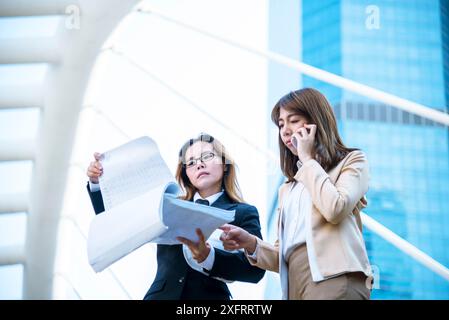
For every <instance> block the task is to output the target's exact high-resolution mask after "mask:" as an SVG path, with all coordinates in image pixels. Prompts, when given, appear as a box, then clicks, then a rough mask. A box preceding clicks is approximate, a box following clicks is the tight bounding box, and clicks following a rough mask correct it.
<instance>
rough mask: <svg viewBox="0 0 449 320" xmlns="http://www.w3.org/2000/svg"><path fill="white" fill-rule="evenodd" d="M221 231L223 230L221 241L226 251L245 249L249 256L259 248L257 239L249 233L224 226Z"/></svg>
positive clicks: (230, 225)
mask: <svg viewBox="0 0 449 320" xmlns="http://www.w3.org/2000/svg"><path fill="white" fill-rule="evenodd" d="M219 229H221V230H223V233H222V234H221V236H220V240H221V241H222V242H223V247H224V248H225V249H226V250H231V251H232V250H238V249H241V248H243V249H245V250H246V251H247V252H248V253H249V254H253V253H254V251H255V250H256V246H257V237H256V236H254V235H252V234H251V233H249V232H248V231H246V230H244V229H242V228H240V227H237V226H234V225H232V224H224V225H222V226H221V227H220V228H219Z"/></svg>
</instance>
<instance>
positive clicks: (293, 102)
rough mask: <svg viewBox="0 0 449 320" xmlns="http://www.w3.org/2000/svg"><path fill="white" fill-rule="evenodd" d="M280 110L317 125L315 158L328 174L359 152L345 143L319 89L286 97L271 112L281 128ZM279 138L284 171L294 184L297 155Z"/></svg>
mask: <svg viewBox="0 0 449 320" xmlns="http://www.w3.org/2000/svg"><path fill="white" fill-rule="evenodd" d="M281 108H283V109H284V110H287V111H289V112H292V113H294V114H297V115H300V116H303V117H305V118H306V119H307V123H309V124H315V125H316V126H317V129H316V134H315V145H314V150H313V152H314V154H312V157H313V158H314V159H315V160H316V161H318V163H319V164H320V165H321V166H322V167H323V169H324V170H325V171H329V170H330V169H332V168H334V167H335V166H336V165H337V164H338V163H339V162H340V161H341V160H342V159H343V158H344V157H345V156H346V155H347V154H348V153H349V152H351V151H354V150H357V149H353V148H348V147H346V146H345V145H344V144H343V142H342V140H341V138H340V135H339V133H338V129H337V121H336V119H335V115H334V112H333V110H332V107H331V106H330V104H329V102H328V101H327V99H326V97H325V96H324V95H323V94H322V93H321V92H319V91H318V90H316V89H312V88H304V89H301V90H296V91H292V92H290V93H288V94H286V95H285V96H283V97H282V98H281V99H280V100H279V101H278V102H277V103H276V105H275V106H274V108H273V110H272V111H271V120H272V121H273V122H274V123H275V124H276V126H278V128H279V116H280V110H281ZM278 139H279V151H280V162H281V169H282V172H283V173H284V175H285V176H286V177H287V178H288V182H292V181H294V177H295V174H296V172H297V171H298V167H297V166H296V163H297V161H298V156H295V155H294V154H293V153H292V152H291V151H290V150H289V149H288V148H287V147H286V146H285V145H284V142H282V138H281V135H280V134H279V137H278Z"/></svg>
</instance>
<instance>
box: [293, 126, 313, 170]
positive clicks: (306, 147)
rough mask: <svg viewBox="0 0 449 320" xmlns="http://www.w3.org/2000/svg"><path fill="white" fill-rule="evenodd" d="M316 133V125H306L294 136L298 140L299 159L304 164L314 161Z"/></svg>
mask: <svg viewBox="0 0 449 320" xmlns="http://www.w3.org/2000/svg"><path fill="white" fill-rule="evenodd" d="M308 130H310V131H308ZM315 133H316V125H315V124H305V125H304V127H301V128H299V130H298V132H296V133H294V134H293V136H294V137H295V138H296V143H297V144H296V151H297V152H298V158H299V160H300V161H301V162H302V163H304V162H306V161H307V160H310V159H313V157H312V154H313V147H314V143H315Z"/></svg>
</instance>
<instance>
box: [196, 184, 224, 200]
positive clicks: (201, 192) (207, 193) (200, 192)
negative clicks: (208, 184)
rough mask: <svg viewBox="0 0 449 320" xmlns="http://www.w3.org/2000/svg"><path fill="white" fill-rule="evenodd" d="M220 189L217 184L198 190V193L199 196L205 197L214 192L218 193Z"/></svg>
mask: <svg viewBox="0 0 449 320" xmlns="http://www.w3.org/2000/svg"><path fill="white" fill-rule="evenodd" d="M220 191H221V187H220V186H218V187H214V188H209V189H204V190H198V193H199V195H200V196H201V198H203V199H206V198H208V197H210V196H212V195H214V194H216V193H219V192H220Z"/></svg>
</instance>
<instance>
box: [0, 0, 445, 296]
mask: <svg viewBox="0 0 449 320" xmlns="http://www.w3.org/2000/svg"><path fill="white" fill-rule="evenodd" d="M113 2H114V4H111V0H108V1H107V0H99V1H95V3H93V2H92V1H83V0H78V1H63V0H41V1H28V0H18V1H4V2H2V3H1V4H0V17H1V18H0V299H22V298H25V299H50V298H53V299H141V298H142V297H143V295H144V294H145V292H146V290H147V289H148V287H149V285H150V284H151V282H152V280H153V278H154V275H155V270H156V260H155V246H154V245H151V244H149V245H146V246H144V247H142V248H140V249H139V250H137V251H135V252H133V253H132V254H130V255H128V256H127V257H125V258H124V259H122V260H120V261H119V262H117V263H116V264H114V265H113V266H111V267H110V268H108V269H107V270H105V271H103V272H102V273H99V274H95V273H94V272H93V271H92V269H91V267H90V266H89V264H88V262H87V253H86V235H87V232H88V228H89V223H90V221H91V219H92V218H93V210H92V208H91V206H90V201H89V198H88V195H87V192H86V190H85V184H86V181H87V179H86V176H85V171H86V168H87V165H88V164H89V162H90V161H91V158H92V153H93V152H94V151H99V152H102V151H106V150H108V149H110V148H112V147H115V146H117V145H119V144H121V143H124V142H126V141H128V140H129V139H133V138H137V137H139V136H142V135H149V136H151V137H152V138H154V139H155V140H156V142H157V143H158V145H159V148H160V151H161V154H162V156H163V157H164V159H165V160H166V162H167V164H168V166H169V167H170V168H171V169H172V170H173V171H174V169H175V166H176V161H177V152H178V148H179V146H181V145H182V143H183V142H184V141H185V140H186V139H187V138H190V137H191V136H196V135H197V134H198V133H199V132H208V133H210V134H212V135H214V136H216V137H217V138H219V139H220V140H221V141H222V142H223V143H224V144H225V146H227V147H228V148H229V149H230V152H231V154H232V155H233V157H234V158H235V160H236V162H237V164H238V166H239V168H240V171H239V182H240V185H241V187H242V189H243V194H244V197H245V199H246V201H247V202H249V203H251V204H253V205H255V206H257V207H258V209H259V213H260V216H261V223H262V225H263V234H264V237H265V238H267V239H269V240H270V241H274V240H275V226H276V219H277V218H276V215H275V210H274V208H276V205H277V194H276V193H277V188H278V186H279V185H280V184H281V183H282V182H283V181H284V180H283V177H282V175H281V173H280V171H279V169H278V165H277V159H278V149H277V129H276V127H275V126H274V125H273V124H272V123H271V120H270V113H271V109H272V107H273V105H274V104H275V103H276V102H277V100H278V99H279V98H280V97H281V96H283V95H284V94H286V93H288V92H289V91H290V90H296V89H298V88H300V87H306V86H307V87H316V88H317V89H319V90H321V91H322V92H323V93H324V94H325V95H326V96H327V97H328V98H329V100H330V101H331V104H332V105H333V106H334V110H335V112H336V115H337V119H338V124H339V128H340V130H341V134H342V138H343V140H344V141H345V143H346V144H347V145H348V146H351V147H357V148H361V149H362V150H363V151H365V152H366V153H367V156H368V159H369V162H370V168H371V184H370V190H369V193H368V201H369V206H368V208H367V209H366V211H365V212H366V213H367V214H368V215H369V216H371V217H373V218H374V219H376V220H377V221H378V222H380V223H382V224H383V225H385V226H386V227H388V228H389V229H391V230H392V231H393V232H395V233H396V234H398V235H399V236H401V237H403V238H404V239H405V240H407V241H409V242H410V243H411V244H413V245H415V246H416V247H418V248H419V249H421V250H422V251H424V252H425V253H427V254H428V255H430V256H431V257H433V258H434V259H435V260H436V261H438V262H440V263H441V264H443V265H444V266H448V265H449V251H448V250H447V249H446V248H447V245H448V244H449V235H448V234H449V233H448V232H447V231H448V230H449V217H448V209H447V208H448V207H449V197H448V195H449V150H448V148H449V141H448V139H449V137H448V129H447V126H445V125H443V124H441V123H440V122H438V121H432V120H429V119H427V118H425V117H422V116H418V115H416V114H413V113H409V112H406V111H403V110H401V109H398V108H396V107H394V106H391V105H387V104H384V103H381V102H379V101H376V100H372V99H369V98H366V97H365V96H362V95H357V94H355V93H352V92H350V91H349V90H343V89H341V88H340V87H337V86H334V85H331V84H328V83H325V82H323V81H319V80H316V79H315V78H313V77H310V76H305V75H302V74H301V73H300V72H298V70H295V69H294V68H291V67H288V66H286V65H285V64H280V63H278V62H276V61H273V60H270V59H266V58H264V57H261V56H260V55H257V54H256V55H255V54H253V53H252V52H250V51H248V50H245V48H243V50H242V46H240V45H238V44H243V47H244V46H248V47H251V48H257V49H258V50H260V51H267V52H269V51H271V52H275V53H279V54H281V55H283V56H285V57H288V58H291V59H293V60H297V61H303V62H304V63H306V64H309V65H311V66H314V67H317V68H320V69H323V70H325V71H328V72H331V73H333V74H336V75H339V76H342V77H344V78H348V79H350V80H354V81H357V82H359V83H361V84H365V85H368V86H370V87H373V88H376V89H379V90H382V91H385V92H387V93H391V94H394V95H397V96H399V97H401V98H405V99H408V100H411V101H413V102H417V103H420V104H422V105H425V106H428V107H430V108H433V109H437V110H440V111H443V112H446V113H447V111H448V110H447V108H448V104H449V103H448V99H449V85H448V81H449V80H448V79H449V62H448V61H449V54H448V50H449V49H448V14H449V10H448V7H449V4H448V2H447V1H444V0H410V1H394V2H393V1H387V0H383V1H382V0H373V1H365V0H319V1H295V0H285V1H276V0H271V1H269V0H251V1H245V2H242V1H238V0H232V1H221V0H214V1H210V0H191V1H187V2H186V1H178V0H147V1H143V2H140V1H137V0H126V1H124V0H120V1H119V0H117V1H116V0H114V1H113ZM150 9H155V10H156V13H157V12H159V11H160V12H162V13H163V15H158V14H151V13H150ZM164 15H166V16H165V17H164ZM167 17H169V18H168V19H167ZM176 21H182V22H185V24H186V25H192V26H195V29H192V28H189V27H186V25H183V24H181V23H177V22H176ZM211 34H215V35H219V36H220V37H223V38H226V39H232V41H234V43H230V42H228V43H226V41H225V42H223V41H217V39H214V37H213V36H211ZM236 43H237V44H236ZM261 177H266V179H262V178H261ZM255 181H257V183H254V182H255ZM364 237H365V240H366V244H367V249H368V253H369V257H370V261H371V264H372V265H373V269H374V271H375V273H376V276H377V277H376V278H377V285H376V287H375V289H374V290H373V294H372V297H373V298H374V299H448V298H449V282H448V281H447V280H445V279H444V278H443V277H441V276H440V275H438V274H436V273H434V272H432V271H431V270H429V269H428V268H426V267H424V266H423V265H422V264H420V263H418V262H416V261H415V260H414V259H413V258H412V257H410V256H409V255H406V254H405V253H403V252H402V251H401V250H399V249H397V248H396V247H395V246H393V245H392V244H390V243H389V242H387V241H386V240H384V239H383V238H381V237H379V235H377V234H376V233H373V232H371V231H370V230H368V229H367V228H365V230H364ZM230 288H231V291H232V294H233V296H234V299H263V298H268V299H279V298H280V289H279V278H278V276H277V275H276V274H273V273H270V272H267V274H266V276H265V278H264V279H263V280H262V281H261V282H260V283H258V284H244V283H233V284H231V285H230Z"/></svg>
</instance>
